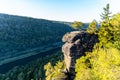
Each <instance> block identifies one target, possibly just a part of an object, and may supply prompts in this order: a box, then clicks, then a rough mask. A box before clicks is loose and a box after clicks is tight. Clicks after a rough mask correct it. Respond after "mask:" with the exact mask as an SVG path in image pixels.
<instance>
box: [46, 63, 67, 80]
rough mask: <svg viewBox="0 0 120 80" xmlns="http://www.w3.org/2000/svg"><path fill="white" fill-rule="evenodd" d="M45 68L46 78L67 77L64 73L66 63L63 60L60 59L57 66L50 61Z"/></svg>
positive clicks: (51, 79)
mask: <svg viewBox="0 0 120 80" xmlns="http://www.w3.org/2000/svg"><path fill="white" fill-rule="evenodd" d="M44 69H45V71H46V72H45V75H46V80H54V79H55V80H58V79H61V78H66V75H65V74H64V73H63V70H64V69H65V63H64V62H63V61H58V62H57V63H56V65H55V66H52V65H51V63H50V62H49V63H47V64H46V65H45V66H44Z"/></svg>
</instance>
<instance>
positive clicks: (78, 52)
mask: <svg viewBox="0 0 120 80" xmlns="http://www.w3.org/2000/svg"><path fill="white" fill-rule="evenodd" d="M62 41H63V42H65V44H64V45H63V46H62V52H63V55H64V61H65V64H66V69H67V70H68V72H69V73H70V74H73V75H74V73H75V62H76V59H78V58H80V57H81V56H83V55H85V52H89V51H92V49H93V47H94V45H95V44H96V43H97V42H98V37H97V35H95V34H88V33H87V32H86V31H73V32H70V33H67V34H65V35H64V36H63V39H62Z"/></svg>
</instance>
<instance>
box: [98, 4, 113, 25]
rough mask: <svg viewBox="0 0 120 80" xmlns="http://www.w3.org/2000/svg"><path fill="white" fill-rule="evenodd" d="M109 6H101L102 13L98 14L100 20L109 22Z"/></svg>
mask: <svg viewBox="0 0 120 80" xmlns="http://www.w3.org/2000/svg"><path fill="white" fill-rule="evenodd" d="M109 9H110V7H109V4H107V5H106V7H104V8H103V10H104V13H102V14H101V15H100V16H101V17H102V20H103V21H105V22H106V23H109V20H110V14H111V12H110V10H109Z"/></svg>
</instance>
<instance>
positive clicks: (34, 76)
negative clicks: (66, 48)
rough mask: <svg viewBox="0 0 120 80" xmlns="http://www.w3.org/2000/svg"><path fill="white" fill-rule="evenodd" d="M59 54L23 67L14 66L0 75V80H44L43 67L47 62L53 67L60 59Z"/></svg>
mask: <svg viewBox="0 0 120 80" xmlns="http://www.w3.org/2000/svg"><path fill="white" fill-rule="evenodd" d="M61 54H62V53H61V52H57V53H55V54H53V55H51V56H49V55H48V56H46V57H43V58H39V59H37V60H34V61H32V62H29V63H27V64H26V65H23V66H16V67H14V68H13V69H11V70H10V71H8V72H7V73H5V74H0V80H40V79H41V80H45V71H44V65H45V64H46V63H48V62H50V63H51V65H55V64H56V62H57V61H59V60H60V59H61V57H60V56H61Z"/></svg>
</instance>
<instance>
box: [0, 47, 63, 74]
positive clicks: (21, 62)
mask: <svg viewBox="0 0 120 80" xmlns="http://www.w3.org/2000/svg"><path fill="white" fill-rule="evenodd" d="M60 50H61V48H60V47H59V48H55V49H52V50H49V51H46V52H42V53H39V54H36V55H33V56H29V57H26V58H23V59H19V60H16V61H13V62H10V63H7V64H3V65H1V66H0V73H6V72H8V71H9V70H10V69H12V68H13V67H15V66H20V65H25V64H27V63H28V62H30V61H34V60H36V59H38V58H41V57H45V56H47V55H52V54H55V53H56V52H57V51H60Z"/></svg>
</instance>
